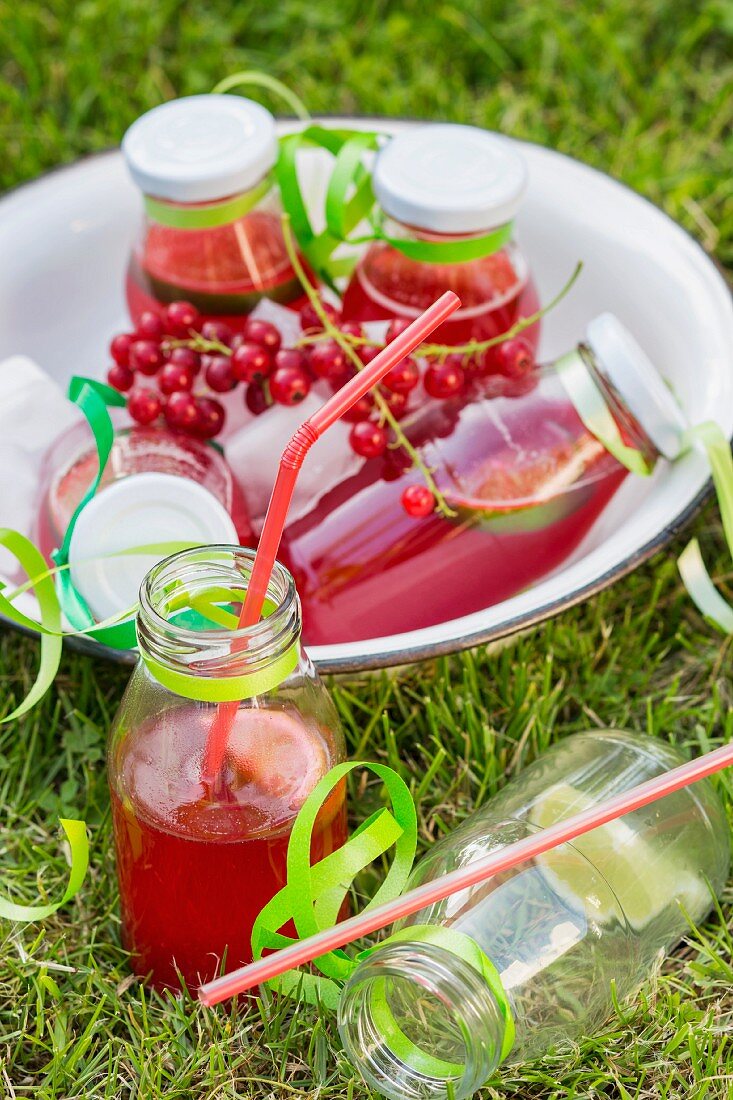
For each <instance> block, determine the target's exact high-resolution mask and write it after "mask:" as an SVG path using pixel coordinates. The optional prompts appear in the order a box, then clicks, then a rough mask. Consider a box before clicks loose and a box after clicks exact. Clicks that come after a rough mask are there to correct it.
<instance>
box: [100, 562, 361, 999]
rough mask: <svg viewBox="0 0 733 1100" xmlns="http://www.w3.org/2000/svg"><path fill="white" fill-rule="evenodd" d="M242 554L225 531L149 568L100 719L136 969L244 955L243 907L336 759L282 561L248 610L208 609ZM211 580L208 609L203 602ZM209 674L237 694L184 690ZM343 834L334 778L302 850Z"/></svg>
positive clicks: (242, 582)
mask: <svg viewBox="0 0 733 1100" xmlns="http://www.w3.org/2000/svg"><path fill="white" fill-rule="evenodd" d="M253 558H254V555H253V553H252V552H251V551H248V550H242V549H239V548H234V547H223V546H222V547H205V548H202V549H200V550H189V551H185V552H183V553H181V554H176V555H174V556H173V557H171V558H168V559H166V560H165V561H163V562H161V563H160V564H159V565H157V566H156V567H155V568H154V569H152V570H151V572H150V573H149V574H148V576H147V578H146V580H145V583H144V584H143V587H142V590H141V594H140V612H139V618H138V639H139V650H140V659H139V660H138V663H137V666H136V668H135V670H134V672H133V675H132V678H131V680H130V683H129V685H128V687H127V690H126V691H125V695H124V697H123V699H122V702H121V704H120V708H119V711H118V713H117V716H116V718H115V720H114V722H113V724H112V729H111V732H110V740H109V752H108V761H109V763H108V769H109V784H110V790H111V796H112V815H113V823H114V834H115V848H116V855H117V875H118V881H119V887H120V903H121V909H122V928H123V942H124V944H125V946H126V947H127V949H128V950H129V951H130V952H131V964H132V967H133V969H134V970H135V972H136V973H137V974H140V975H148V974H149V975H150V976H151V978H152V981H153V983H154V984H155V985H158V986H166V985H167V986H173V987H175V986H178V985H179V977H178V975H179V973H180V974H181V975H182V977H183V979H184V980H185V982H186V983H187V984H189V985H195V984H196V983H198V982H200V981H207V980H210V979H212V978H213V977H215V976H216V974H217V973H218V972H219V970H220V968H221V967H222V963H223V962H224V960H225V961H226V968H227V969H231V968H233V967H235V966H238V965H240V964H241V963H244V962H247V961H249V960H250V959H251V951H250V935H251V930H252V924H253V922H254V919H255V917H256V916H257V914H258V912H259V911H260V909H261V908H262V906H263V905H264V904H265V903H266V902H267V901H269V900H270V898H271V897H273V896H274V895H275V893H276V892H277V891H278V890H279V889H280V888H281V887H282V886H283V885H284V883H285V879H286V852H287V845H288V839H289V834H290V829H291V827H292V823H293V821H294V819H295V816H296V814H297V812H298V810H299V809H300V807H301V806H302V804H303V802H304V801H305V799H306V797H307V796H308V794H310V792H311V790H312V789H313V787H314V786H315V784H316V783H317V782H318V780H319V779H320V778H321V777H322V776H323V775H324V774H325V773H326V772H327V771H328V770H329V768H331V767H332V766H333V765H334V764H336V763H339V762H340V761H341V760H343V759H344V742H343V735H342V732H341V727H340V723H339V719H338V716H337V714H336V710H335V708H334V705H333V703H332V701H331V698H330V696H329V694H328V692H327V691H326V689H325V687H324V685H323V683H322V682H321V680H320V679H319V677H318V675H317V674H316V672H315V670H314V668H313V665H312V664H311V662H310V660H309V659H308V656H307V654H306V653H305V651H304V650H303V649H302V647H301V644H300V625H301V624H300V607H299V603H298V596H297V593H296V591H295V585H294V583H293V579H292V577H291V576H290V574H289V573H288V572H287V570H285V569H284V568H283V567H282V566H280V565H276V567H275V570H274V572H273V575H272V578H271V580H270V585H269V588H268V600H269V601H270V602H269V607H268V608H267V611H268V612H269V613H267V614H266V617H265V618H263V619H262V620H261V621H260V622H259V623H258V624H257V625H256V626H253V627H248V628H245V629H229V628H225V627H222V626H217V625H216V622H217V621H218V619H217V616H218V615H220V613H221V610H222V608H223V609H225V610H229V611H230V612H231V611H232V610H233V611H234V612H235V613H237V612H238V608H239V605H240V604H241V602H242V600H243V598H244V594H245V593H246V590H247V584H248V580H249V576H250V573H251V567H252V562H253ZM182 593H185V596H182ZM212 593H214V596H215V597H216V599H215V606H216V607H217V608H219V611H218V612H217V611H216V610H215V611H214V612H213V619H212V618H211V617H209V615H208V614H207V613H205V611H202V610H201V600H202V599H206V598H210V597H211V594H212ZM191 601H193V604H196V605H197V606H198V607H199V611H192V610H191V607H192V606H193V605H192V602H191ZM151 668H152V669H153V671H151ZM171 677H172V678H173V682H175V683H178V684H179V685H181V684H182V683H183V681H181V680H180V677H184V678H185V683H186V684H187V685H188V686H186V687H185V690H186V692H187V694H186V695H183V694H179V691H182V690H184V688H183V687H181V686H179V688H178V690H173V689H172V688H171V686H164V684H163V683H162V682H161V680H163V681H165V682H166V683H167V684H169V685H170V683H171ZM212 678H216V679H217V680H219V681H224V682H225V684H229V685H230V689H229V694H230V695H231V694H232V692H234V693H240V694H242V698H241V700H240V701H238V702H233V703H232V702H230V703H214V702H206V701H201V700H200V699H195V698H191V697H188V696H189V695H190V694H191V693H194V692H195V693H197V694H201V686H202V685H203V688H204V694H205V693H206V692H207V690H208V688H209V686H210V684H211V681H212ZM192 681H193V682H194V686H193V687H191V682H192ZM247 684H250V685H251V686H250V687H249V688H247V687H246V685H247ZM242 685H245V686H244V687H243V686H242ZM253 691H256V693H250V692H253ZM227 714H228V718H226V715H227ZM222 715H224V716H225V719H226V720H227V721H229V722H231V728H230V729H229V732H228V734H227V736H226V743H225V751H224V754H223V764H222V766H221V768H220V769H217V771H216V774H215V775H214V776H213V777H212V776H211V775H208V774H207V772H206V767H205V753H206V750H207V746H208V745H210V743H211V738H212V736H215V734H214V733H213V726H214V723H215V722H217V721H219V722H221V719H222ZM345 838H346V817H345V803H344V788H343V786H341V787H339V788H338V789H337V790H336V791H334V793H333V795H332V796H331V797H330V798H329V799H328V801H327V802H326V804H325V805H324V807H323V809H322V810H321V813H320V815H319V820H318V822H317V825H316V829H315V831H314V842H313V849H312V858H313V859H314V860H318V859H322V858H323V857H324V856H325V855H328V854H329V853H330V852H332V851H334V850H335V849H336V848H338V847H340V846H341V844H343V842H344V840H345Z"/></svg>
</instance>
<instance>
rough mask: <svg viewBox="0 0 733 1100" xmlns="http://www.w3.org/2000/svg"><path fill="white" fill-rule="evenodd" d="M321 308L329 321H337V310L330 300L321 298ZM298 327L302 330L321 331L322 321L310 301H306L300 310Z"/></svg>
mask: <svg viewBox="0 0 733 1100" xmlns="http://www.w3.org/2000/svg"><path fill="white" fill-rule="evenodd" d="M321 308H322V310H323V311H324V313H325V314H326V316H327V317H328V319H329V320H330V321H333V322H334V324H335V323H336V321H338V318H339V312H338V310H337V309H336V307H335V306H332V305H331V303H330V302H324V301H323V300H321ZM300 327H301V328H302V329H303V331H304V332H323V321H322V320H321V318H320V317H319V316H318V314H317V313H316V311H315V309H314V308H313V306H312V305H311V304H310V302H307V303H306V304H305V305H304V306H303V308H302V309H301V311H300Z"/></svg>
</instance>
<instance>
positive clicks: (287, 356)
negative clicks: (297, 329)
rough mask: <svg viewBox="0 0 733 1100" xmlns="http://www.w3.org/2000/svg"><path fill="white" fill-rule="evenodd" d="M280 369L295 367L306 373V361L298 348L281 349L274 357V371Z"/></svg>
mask: <svg viewBox="0 0 733 1100" xmlns="http://www.w3.org/2000/svg"><path fill="white" fill-rule="evenodd" d="M280 367H297V368H298V369H299V370H304V371H307V370H308V359H307V357H306V356H305V355H304V354H303V352H302V351H300V350H299V349H298V348H281V349H280V351H279V352H278V353H277V355H276V356H275V362H274V370H279V368H280Z"/></svg>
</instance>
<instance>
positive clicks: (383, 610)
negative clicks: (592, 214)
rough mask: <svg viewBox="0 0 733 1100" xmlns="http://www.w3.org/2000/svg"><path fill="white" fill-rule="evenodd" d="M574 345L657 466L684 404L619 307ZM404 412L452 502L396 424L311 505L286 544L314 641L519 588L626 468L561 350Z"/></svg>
mask: <svg viewBox="0 0 733 1100" xmlns="http://www.w3.org/2000/svg"><path fill="white" fill-rule="evenodd" d="M570 354H572V355H573V356H576V357H577V358H578V359H579V360H580V361H581V362H582V363H583V364H584V368H583V369H584V370H585V371H587V373H588V376H589V378H591V379H592V380H593V382H594V384H595V386H596V387H597V389H598V390H599V391H600V392H601V393H602V394H603V396H604V398H605V401H606V403H607V405H608V407H609V409H610V410H611V413H612V414H613V418H614V420H615V422H616V425H617V427H618V429H619V431H620V432H621V434H622V436H623V437H624V439H625V440H626V443H627V444H628V445H632V446H634V447H635V448H636V449H637V450H638V451H640V452H641V453H642V454H643V455H644V456H645V457H646V459H647V463H648V465H649V466H653V465H654V463H655V462H656V461H657V459H658V458H659V457H660V456H661V457H666V458H670V459H673V458H676V457H677V455H678V454H679V453H680V451H681V449H682V437H683V435H684V432H685V421H684V417H682V414H681V413H680V411H679V409H678V407H677V405H676V403H675V401H674V398H673V397H672V394H671V392H670V391H669V389H668V388H667V386H666V385H665V384H664V382H663V381H662V378H661V376H660V375H659V374H658V373H657V371H656V369H655V367H654V366H653V365H652V363H651V362H650V360H649V359H648V358H647V356H646V355H645V353H644V352H643V350H642V349H641V348H640V347H639V345H638V344H637V343H636V341H635V340H634V339H633V337H632V336H631V334H630V333H629V332H628V331H627V330H626V329H625V328H624V327H623V326H622V325H621V324H620V322H619V321H618V320H617V319H616V318H615V317H613V316H612V315H611V314H603V315H602V316H600V317H597V318H595V320H593V321H591V322H590V324H589V325H588V329H587V334H586V337H585V339H584V341H583V342H582V343H581V344H579V346H578V348H577V349H575V350H574V351H573V352H572V353H570ZM400 424H401V428H402V430H403V432H404V434H405V436H406V437H407V439H408V440H409V442H410V443H411V444H412V447H413V448H414V449H415V450H416V451H417V453H418V454H419V456H420V458H421V460H422V464H423V468H424V469H427V470H429V471H431V473H432V478H433V479H434V483H435V485H436V487H437V489H438V490H439V491H440V493H441V494H442V496H443V499H444V501H445V505H446V506H447V509H448V511H447V512H446V511H441V510H440V509H439V508H438V507H436V498H435V497H434V496H433V494H432V493H431V491H430V489H429V488H428V486H427V485H426V482H425V474H424V469H423V470H421V469H419V468H418V467H417V466H415V465H414V464H413V461H412V457H411V456H410V455H409V454H408V453H407V452H406V451H405V449H404V447H399V446H396V445H395V446H394V447H393V448H390V447H389V446H388V445H387V443H386V434H385V440H383V442H384V445H383V446H382V447H381V452H380V453H379V455H376V456H375V457H371V458H367V459H365V461H363V462H362V463H361V465H360V466H358V467H357V468H356V470H355V471H354V473H353V474H352V476H351V477H349V478H348V480H347V481H345V482H343V483H342V484H339V485H337V486H335V487H333V488H331V489H329V490H328V491H327V492H325V493H324V494H323V495H322V496H320V497H318V498H317V499H315V500H314V502H313V504H312V507H311V508H310V510H308V511H307V512H301V514H300V515H299V516H298V517H297V518H296V519H295V520H294V521H293V522H291V523H290V524H289V525H288V526H287V527H286V529H285V535H284V538H283V542H282V548H281V553H282V557H283V560H284V561H285V562H286V563H287V565H288V568H290V569H291V570H292V571H293V574H294V576H295V578H296V583H297V585H298V591H299V593H300V598H301V601H302V605H303V619H304V634H305V640H306V643H307V644H308V645H320V644H333V643H335V642H350V641H358V640H361V639H364V638H376V637H383V636H386V635H390V634H399V633H402V632H404V631H407V630H416V629H420V628H423V627H428V626H434V625H435V624H437V623H441V622H446V621H448V620H451V619H455V618H459V617H460V616H463V615H470V614H472V613H474V612H477V611H481V610H483V609H484V608H487V607H490V606H491V605H492V604H496V603H498V602H500V601H501V600H504V599H507V598H509V597H510V596H513V595H515V594H516V593H518V592H520V591H522V590H523V589H524V588H526V587H527V586H528V585H530V584H532V583H534V582H536V581H537V580H539V579H540V578H541V577H543V576H545V575H546V574H548V573H549V572H550V571H551V570H553V569H556V568H558V567H559V566H560V565H561V564H562V563H563V562H564V561H565V560H566V559H567V558H568V557H569V555H570V554H571V553H572V552H573V551H574V550H575V549H576V548H577V547H578V545H579V544H580V542H581V540H582V539H583V538H584V537H585V535H586V534H587V533H588V532H589V530H590V528H591V527H592V525H593V523H594V522H595V520H596V519H597V518H598V517H599V515H600V514H601V512H602V511H603V509H604V508H605V507H606V505H607V504H608V502H609V501H610V500H611V498H612V497H613V495H614V493H615V492H616V491H617V490H618V488H619V487H620V486H621V484H622V483H623V481H624V480H625V478H626V477H627V475H628V469H627V467H626V466H625V465H623V464H622V463H621V462H620V461H619V460H618V459H617V458H616V457H614V455H613V454H612V453H611V452H610V451H609V450H608V449H607V447H606V446H605V443H604V441H603V440H602V439H601V438H597V437H596V435H594V434H593V432H591V431H590V430H589V429H588V428H587V427H586V425H585V423H584V422H583V420H582V419H581V417H580V415H579V414H578V412H577V411H576V408H575V406H574V404H573V402H572V400H571V399H570V397H569V395H568V392H567V389H566V387H565V385H564V383H563V381H562V379H561V376H560V372H559V371H558V369H557V365H556V364H552V363H550V364H547V365H545V366H533V367H532V369H531V370H530V371H529V372H528V373H526V374H524V375H523V376H520V377H518V378H510V377H509V378H508V377H502V376H496V375H490V376H488V377H485V378H481V377H477V378H475V379H474V380H473V381H472V382H470V383H469V389H468V390H467V391H466V390H464V392H462V393H460V394H458V395H457V396H455V397H453V398H448V399H446V400H443V401H438V400H433V401H428V402H425V403H423V404H422V405H421V406H420V407H419V408H418V409H416V411H415V412H413V413H409V412H408V413H407V415H406V416H405V417H404V419H403V420H401V422H400ZM372 427H374V425H372Z"/></svg>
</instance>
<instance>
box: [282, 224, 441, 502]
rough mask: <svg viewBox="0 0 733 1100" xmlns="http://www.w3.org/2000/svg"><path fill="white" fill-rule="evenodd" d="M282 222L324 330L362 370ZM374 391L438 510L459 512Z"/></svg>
mask: <svg viewBox="0 0 733 1100" xmlns="http://www.w3.org/2000/svg"><path fill="white" fill-rule="evenodd" d="M282 223H283V238H284V240H285V248H286V249H287V253H288V259H289V260H290V264H291V266H292V268H293V271H294V272H295V274H296V276H297V278H298V281H299V282H300V284H301V286H302V287H303V290H304V291H305V293H306V295H307V296H308V301H309V302H310V304H311V305H312V306H313V309H314V311H315V313H316V316H317V317H318V319H319V320H320V322H321V324H322V325H323V328H324V331H325V332H326V333H327V335H328V336H329V337H330V338H331V339H332V340H334V341H335V343H337V344H338V346H339V347H340V348H341V350H342V351H344V352H345V353H346V355H347V356H348V357H349V359H350V361H351V362H352V364H353V365H354V367H355V368H356V370H357V371H361V370H363V369H364V364H363V363H362V361H361V359H360V358H359V356H358V355H357V354H356V351H355V350H354V347H353V345H352V339H351V338H350V337H349V336H347V335H346V334H345V333H343V332H342V331H341V329H339V328H338V327H337V326H336V325H335V324H334V323H333V321H332V320H331V318H330V317H329V316H328V314H327V312H326V310H325V309H324V308H323V304H322V302H321V298H320V295H319V294H318V292H317V290H316V289H315V287H314V286H313V285H312V284H311V282H310V280H309V279H308V277H307V275H306V273H305V271H304V269H303V265H302V264H301V262H300V258H299V256H298V254H297V252H296V249H295V244H294V241H293V234H292V230H291V228H290V218H289V217H288V215H287V214H283V215H282ZM359 339H360V338H359V337H356V338H355V340H359ZM361 342H362V343H363V342H365V341H361ZM371 392H372V394H373V396H374V403H375V405H376V406H377V409H378V410H379V422H380V424H382V425H384V424H385V423H386V424H388V425H389V427H390V428H391V429H392V432H393V433H394V436H395V442H396V443H398V444H399V445H400V446H401V447H404V449H405V451H406V452H407V454H408V455H409V456H410V458H411V459H412V464H413V466H414V467H415V468H416V469H418V470H419V471H420V473H421V474H422V476H423V478H424V479H425V483H426V485H427V486H428V488H429V489H430V491H431V493H432V494H433V496H434V497H435V507H436V509H437V511H439V512H440V513H441V515H444V516H446V517H448V518H450V517H452V516H455V515H457V512H455V511H454V510H453V509H452V508H451V507H450V505H449V504H448V502H447V500H446V499H445V497H444V496H443V494H442V493H441V491H440V489H439V488H438V486H437V484H436V482H435V478H434V477H433V474H432V472H431V470H430V469H429V467H428V466H426V465H425V463H424V462H423V459H422V456H421V454H420V452H419V451H417V450H416V449H415V447H413V445H412V444H411V443H410V441H409V439H408V438H407V436H406V435H405V433H404V432H403V431H402V428H401V427H400V424H399V421H398V420H397V419H396V417H395V416H394V415H393V414H392V411H391V409H390V407H389V405H388V404H387V402H386V401H385V399H384V397H383V396H382V394H381V393H380V392H379V390H378V389H376V388H375V389H374V390H372V391H371Z"/></svg>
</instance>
